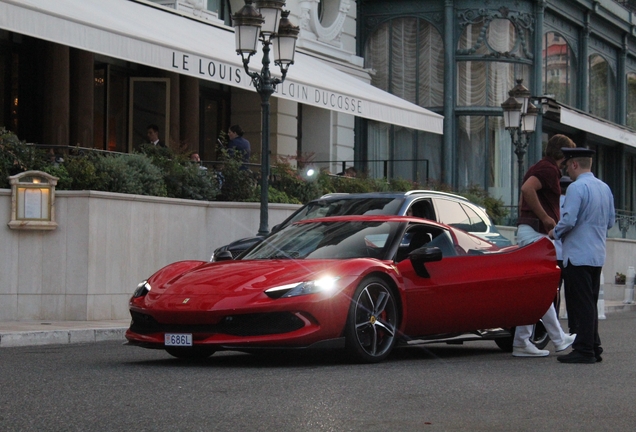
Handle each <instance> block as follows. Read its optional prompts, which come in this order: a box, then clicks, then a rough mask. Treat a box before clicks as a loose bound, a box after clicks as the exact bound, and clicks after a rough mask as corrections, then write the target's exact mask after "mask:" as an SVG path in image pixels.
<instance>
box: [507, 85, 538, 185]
mask: <svg viewBox="0 0 636 432" xmlns="http://www.w3.org/2000/svg"><path fill="white" fill-rule="evenodd" d="M508 95H509V96H510V97H509V98H508V99H506V101H505V102H504V103H502V104H501V108H503V118H504V127H505V128H506V129H507V130H508V131H509V132H510V138H511V139H512V144H513V145H514V146H515V154H516V155H517V164H518V173H517V176H518V182H517V183H518V185H517V186H518V191H519V193H521V184H522V181H523V174H524V172H523V159H524V157H525V155H526V150H527V148H528V144H529V142H530V135H531V134H532V133H533V132H534V131H535V129H536V127H537V115H538V114H539V109H538V108H537V107H535V106H534V105H533V104H531V103H530V91H529V90H528V89H527V88H526V87H525V86H524V85H523V80H522V79H518V80H517V85H516V86H514V87H513V89H512V90H510V91H509V92H508Z"/></svg>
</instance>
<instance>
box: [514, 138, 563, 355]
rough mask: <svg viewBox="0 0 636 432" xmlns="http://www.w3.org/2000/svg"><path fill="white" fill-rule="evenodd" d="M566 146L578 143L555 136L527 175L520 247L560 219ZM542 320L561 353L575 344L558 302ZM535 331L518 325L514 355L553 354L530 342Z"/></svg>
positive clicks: (521, 202) (521, 200)
mask: <svg viewBox="0 0 636 432" xmlns="http://www.w3.org/2000/svg"><path fill="white" fill-rule="evenodd" d="M562 147H576V144H574V142H573V141H572V140H571V139H570V138H568V137H566V136H565V135H554V136H553V137H552V138H550V141H548V146H547V147H546V149H545V156H544V157H543V159H541V160H540V161H539V162H537V163H536V164H534V165H532V166H531V167H530V168H529V169H528V172H527V173H526V175H525V176H524V178H523V184H522V185H521V197H520V198H519V219H518V221H517V244H519V246H525V245H528V244H530V243H532V242H535V241H537V240H539V239H540V238H542V237H546V236H547V235H548V233H549V232H550V230H551V229H552V228H554V227H555V226H556V224H557V222H558V221H559V219H560V210H559V208H560V205H559V198H560V196H561V186H560V184H559V181H560V179H561V170H560V166H561V163H562V162H563V160H564V159H565V157H564V155H563V152H562V151H561V148H562ZM555 288H556V287H555ZM555 291H556V290H555ZM542 321H543V325H544V327H545V329H546V331H547V332H548V335H549V336H550V339H551V340H552V342H553V343H554V346H555V350H556V351H557V352H559V351H563V350H565V349H567V348H568V347H569V346H570V345H572V342H574V339H575V336H574V335H566V334H565V333H564V332H563V329H562V328H561V324H560V323H559V318H558V316H557V314H556V310H555V308H554V305H550V308H549V309H548V311H547V312H546V313H545V315H544V316H543V318H542ZM533 330H534V329H533V326H532V325H527V326H518V327H517V328H516V330H515V339H514V342H513V344H512V355H513V356H515V357H545V356H547V355H549V354H550V351H548V350H540V349H538V348H537V347H536V346H534V345H533V344H532V342H530V336H532V331H533Z"/></svg>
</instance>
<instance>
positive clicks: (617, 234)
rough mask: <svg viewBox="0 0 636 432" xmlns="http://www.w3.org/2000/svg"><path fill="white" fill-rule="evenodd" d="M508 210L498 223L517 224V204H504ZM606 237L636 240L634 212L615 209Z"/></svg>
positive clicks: (635, 216)
mask: <svg viewBox="0 0 636 432" xmlns="http://www.w3.org/2000/svg"><path fill="white" fill-rule="evenodd" d="M504 208H505V209H507V210H508V216H506V217H505V218H504V220H502V221H500V222H501V223H500V224H499V225H505V226H517V218H518V217H519V206H504ZM607 237H608V238H624V239H632V240H636V212H633V211H629V210H616V222H615V223H614V226H613V227H612V228H611V229H610V230H608V232H607Z"/></svg>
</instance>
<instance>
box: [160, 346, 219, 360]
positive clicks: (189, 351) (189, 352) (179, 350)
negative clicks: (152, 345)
mask: <svg viewBox="0 0 636 432" xmlns="http://www.w3.org/2000/svg"><path fill="white" fill-rule="evenodd" d="M165 349H166V352H167V353H168V354H170V355H171V356H173V357H176V358H179V359H185V360H200V359H206V358H208V357H210V356H211V355H212V354H214V352H215V350H213V349H211V348H208V347H165Z"/></svg>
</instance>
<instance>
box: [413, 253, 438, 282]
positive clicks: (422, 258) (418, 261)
mask: <svg viewBox="0 0 636 432" xmlns="http://www.w3.org/2000/svg"><path fill="white" fill-rule="evenodd" d="M409 259H410V260H411V264H413V269H414V270H415V273H417V275H418V276H420V277H423V278H430V277H431V275H430V274H429V273H428V270H426V266H425V265H424V264H425V263H427V262H434V261H441V260H442V250H441V249H440V248H438V247H421V248H419V249H415V250H414V251H412V252H411V253H410V254H409Z"/></svg>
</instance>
